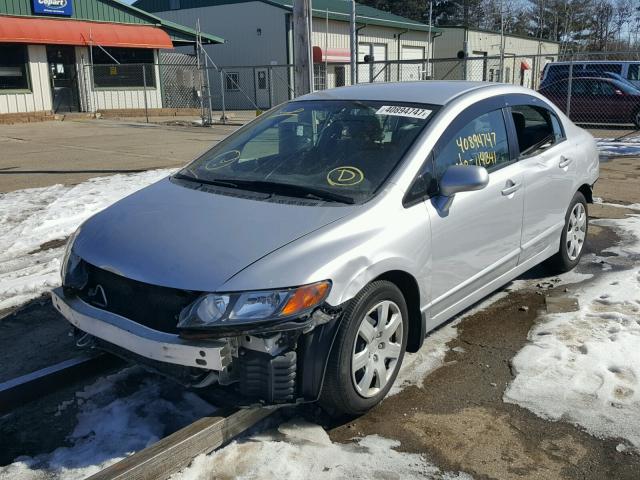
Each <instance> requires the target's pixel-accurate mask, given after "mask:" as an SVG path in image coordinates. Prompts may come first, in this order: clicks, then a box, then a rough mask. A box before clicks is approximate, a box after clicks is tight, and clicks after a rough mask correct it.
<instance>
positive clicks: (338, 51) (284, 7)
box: [134, 0, 439, 100]
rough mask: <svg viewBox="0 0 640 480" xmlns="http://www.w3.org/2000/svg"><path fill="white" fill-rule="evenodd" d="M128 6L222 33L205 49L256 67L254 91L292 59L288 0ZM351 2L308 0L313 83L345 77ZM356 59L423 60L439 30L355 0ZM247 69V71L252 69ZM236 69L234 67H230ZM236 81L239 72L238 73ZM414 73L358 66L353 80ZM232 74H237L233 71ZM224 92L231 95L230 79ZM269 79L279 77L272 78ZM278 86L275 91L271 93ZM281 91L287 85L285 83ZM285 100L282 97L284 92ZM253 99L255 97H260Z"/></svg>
mask: <svg viewBox="0 0 640 480" xmlns="http://www.w3.org/2000/svg"><path fill="white" fill-rule="evenodd" d="M134 5H135V6H136V7H138V8H141V9H143V10H146V11H149V12H152V13H153V14H155V15H158V16H159V17H161V18H163V19H166V20H171V21H174V22H178V23H181V24H183V25H189V26H191V27H193V26H195V25H196V23H197V22H198V21H199V22H200V26H201V28H202V29H203V30H205V31H215V32H217V33H219V34H220V35H221V36H223V37H224V38H225V40H226V43H225V44H224V45H221V46H219V47H216V48H215V49H211V50H209V52H210V54H211V56H212V57H213V60H214V61H215V62H216V63H217V64H218V65H220V66H224V67H230V66H249V65H250V66H258V67H264V68H256V69H255V73H254V75H255V78H253V79H251V80H254V81H255V82H256V84H257V85H258V87H257V89H258V97H259V96H260V95H261V92H260V90H261V88H260V86H261V85H262V86H263V87H264V88H263V89H262V90H265V91H266V90H267V89H268V88H269V84H270V82H269V78H268V77H269V73H273V72H275V73H273V74H276V75H277V74H281V76H285V77H286V76H287V72H286V71H285V70H282V72H279V70H278V69H273V68H272V69H269V68H267V67H268V66H282V65H290V64H293V49H294V45H293V22H292V9H293V0H246V1H245V0H138V1H137V2H135V3H134ZM350 11H351V2H350V1H345V0H314V1H313V20H312V36H311V44H312V47H313V62H314V84H315V85H314V87H315V89H316V90H318V89H323V88H332V87H338V86H342V85H349V84H350V83H351V75H350V69H349V62H350V58H351V50H350V36H349V28H350V23H349V22H350ZM356 22H357V44H358V60H359V61H360V62H363V61H364V59H365V56H367V57H368V59H370V60H375V61H376V62H381V61H389V60H398V59H400V60H424V59H427V58H429V54H430V48H431V45H432V42H431V39H430V35H431V37H433V36H434V35H435V34H436V33H437V32H438V31H439V30H438V29H435V28H429V26H427V25H425V24H422V23H420V22H416V21H414V20H410V19H407V18H404V17H400V16H398V15H393V14H391V13H388V12H383V11H381V10H378V9H375V8H372V7H368V6H365V5H360V4H357V5H356ZM252 73H253V72H252ZM231 74H232V75H234V72H233V71H231ZM236 74H237V76H238V80H239V83H240V81H241V78H240V77H241V76H242V75H243V72H242V71H238V72H237V73H236ZM399 77H400V79H402V80H418V79H420V78H422V77H421V71H420V68H413V69H404V70H403V69H402V68H385V69H384V71H382V69H377V70H376V69H373V68H371V69H370V68H368V67H367V66H366V65H363V66H361V67H360V68H359V71H358V81H360V82H368V81H380V82H383V81H391V80H398V79H399ZM234 78H235V77H234ZM228 83H229V87H230V88H229V89H228V91H227V92H226V93H227V94H228V95H229V96H233V94H234V91H233V84H234V82H233V81H229V82H228ZM273 83H277V82H276V79H273ZM277 93H278V92H277V91H276V92H275V94H276V95H277ZM284 93H285V97H286V90H285V92H284ZM285 99H286V98H285ZM258 100H259V98H258Z"/></svg>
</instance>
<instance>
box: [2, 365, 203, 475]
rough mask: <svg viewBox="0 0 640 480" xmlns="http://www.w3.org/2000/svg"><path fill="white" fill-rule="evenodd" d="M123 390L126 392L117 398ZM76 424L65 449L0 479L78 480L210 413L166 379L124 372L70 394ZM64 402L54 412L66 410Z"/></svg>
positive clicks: (23, 460) (22, 463)
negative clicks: (74, 394)
mask: <svg viewBox="0 0 640 480" xmlns="http://www.w3.org/2000/svg"><path fill="white" fill-rule="evenodd" d="M123 391H126V392H127V393H128V394H126V395H123ZM74 402H75V403H77V404H78V405H79V411H78V416H77V420H78V423H77V425H76V427H75V429H74V430H73V432H72V433H71V434H70V435H69V437H68V438H67V442H68V443H69V444H70V446H66V447H60V448H57V449H56V450H54V451H53V452H51V453H47V454H42V455H38V456H36V457H26V456H25V457H18V458H17V459H16V460H15V461H14V463H12V464H11V465H7V466H6V467H0V480H27V479H29V480H40V479H42V480H44V479H46V480H56V479H64V480H71V479H82V478H86V477H88V476H90V475H93V474H94V473H96V472H98V471H100V470H102V469H103V468H106V467H107V466H109V465H111V464H113V463H115V462H117V461H119V460H121V459H123V458H125V457H126V456H128V455H130V454H132V453H134V452H136V451H138V450H141V449H143V448H145V447H147V446H149V445H151V444H152V443H155V442H157V441H158V440H159V439H161V438H163V437H165V436H166V435H167V434H169V433H171V432H172V431H174V430H177V429H179V428H182V427H183V426H185V425H188V424H189V423H191V422H193V421H195V420H196V419H197V418H200V417H201V416H203V415H209V414H211V413H212V412H213V411H214V410H213V407H212V406H211V405H209V404H208V403H206V402H205V401H203V400H201V399H200V398H199V397H197V396H196V395H194V394H193V393H189V392H186V393H185V392H183V390H182V389H179V388H176V386H175V384H174V383H173V382H171V381H169V380H164V379H161V378H159V377H151V376H149V375H148V374H147V373H146V372H144V371H143V370H142V369H139V368H129V369H126V370H123V371H120V372H118V373H116V374H113V375H111V376H108V377H105V378H102V379H100V380H98V381H97V382H96V383H94V384H93V385H91V386H89V387H87V388H85V389H84V390H83V391H81V392H78V393H76V398H75V400H74ZM69 403H73V402H66V403H65V404H62V405H61V406H60V407H59V412H58V414H62V411H63V410H64V409H66V408H68V407H69Z"/></svg>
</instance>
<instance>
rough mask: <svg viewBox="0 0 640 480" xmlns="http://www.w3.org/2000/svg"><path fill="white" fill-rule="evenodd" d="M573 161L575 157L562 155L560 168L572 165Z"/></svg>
mask: <svg viewBox="0 0 640 480" xmlns="http://www.w3.org/2000/svg"><path fill="white" fill-rule="evenodd" d="M571 162H573V158H568V157H564V156H562V157H560V163H559V164H558V167H560V168H564V167H568V166H569V165H571Z"/></svg>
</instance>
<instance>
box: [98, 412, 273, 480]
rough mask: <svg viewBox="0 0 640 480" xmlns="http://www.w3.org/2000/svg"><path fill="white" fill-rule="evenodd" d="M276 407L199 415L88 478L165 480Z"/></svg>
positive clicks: (99, 479) (246, 428) (253, 423)
mask: <svg viewBox="0 0 640 480" xmlns="http://www.w3.org/2000/svg"><path fill="white" fill-rule="evenodd" d="M276 410H277V409H276V408H263V407H255V408H248V409H226V410H223V412H222V413H221V414H220V415H217V416H215V417H203V418H201V419H199V420H196V421H195V422H193V423H192V424H190V425H188V426H186V427H184V428H183V429H182V430H178V431H177V432H175V433H173V434H171V435H169V436H167V437H165V438H163V439H162V440H160V441H158V442H156V443H154V444H153V445H151V446H150V447H147V448H145V449H144V450H141V451H139V452H137V453H134V454H133V455H131V456H130V457H127V458H125V459H124V460H121V461H119V462H118V463H115V464H113V465H111V466H110V467H107V468H105V469H104V470H101V471H100V472H98V473H96V474H95V475H92V476H91V477H89V478H88V480H125V479H126V480H156V479H166V478H168V477H170V476H171V475H173V474H174V473H176V472H178V471H179V470H181V469H183V468H185V467H187V466H188V465H189V464H190V463H191V461H192V460H193V459H194V458H195V457H197V456H198V455H200V454H202V453H209V452H212V451H213V450H215V449H216V448H219V447H220V446H222V445H224V444H225V443H227V442H228V441H230V440H231V439H233V438H234V437H236V436H238V435H239V434H241V433H242V432H244V431H246V430H248V429H249V428H251V427H252V426H254V425H255V424H256V423H258V422H259V421H261V420H263V419H264V418H266V417H268V416H269V415H271V414H272V413H274V412H275V411H276Z"/></svg>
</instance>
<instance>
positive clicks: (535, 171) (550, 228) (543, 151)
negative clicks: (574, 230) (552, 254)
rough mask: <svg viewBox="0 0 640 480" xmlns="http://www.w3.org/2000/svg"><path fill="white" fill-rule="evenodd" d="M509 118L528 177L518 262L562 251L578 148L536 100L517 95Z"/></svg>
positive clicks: (546, 107)
mask: <svg viewBox="0 0 640 480" xmlns="http://www.w3.org/2000/svg"><path fill="white" fill-rule="evenodd" d="M515 99H516V100H515V101H514V102H513V105H512V106H511V117H512V119H513V127H514V130H515V132H516V138H517V140H518V141H517V143H518V155H519V162H518V163H519V165H520V167H521V169H522V173H523V175H524V197H525V199H524V214H523V222H522V242H521V243H522V253H521V256H520V263H523V262H525V261H527V260H530V259H532V258H534V257H536V256H538V255H540V254H542V253H543V252H545V251H546V252H548V251H549V249H552V251H555V250H557V249H558V247H559V244H558V242H559V233H560V231H561V229H562V226H563V225H564V216H565V213H566V211H567V208H568V207H569V202H570V201H571V198H572V197H573V194H574V193H575V192H574V191H573V183H574V181H573V179H574V177H575V174H576V169H577V161H576V158H575V154H574V152H575V150H576V148H575V147H576V145H572V144H571V142H569V141H567V140H566V138H565V134H564V130H563V128H562V124H561V123H560V120H559V119H558V117H557V116H556V115H555V113H553V112H552V111H551V109H550V108H549V107H548V106H546V105H545V103H544V102H543V101H542V100H540V99H537V98H535V97H531V96H528V95H518V96H517V97H515Z"/></svg>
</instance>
